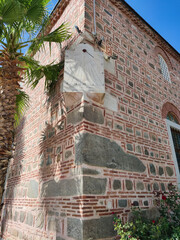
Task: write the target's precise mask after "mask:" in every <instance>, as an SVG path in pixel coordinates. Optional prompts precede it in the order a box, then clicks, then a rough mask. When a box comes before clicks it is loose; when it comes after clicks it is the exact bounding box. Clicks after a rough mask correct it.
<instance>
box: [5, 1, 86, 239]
mask: <svg viewBox="0 0 180 240" xmlns="http://www.w3.org/2000/svg"><path fill="white" fill-rule="evenodd" d="M56 15H58V11H57V10H56V11H55V13H54V18H56ZM52 21H53V19H52ZM62 22H68V23H69V25H70V31H71V32H72V33H73V37H72V39H74V38H75V39H77V32H76V31H75V28H74V26H75V25H77V26H79V28H80V29H81V30H82V31H83V28H84V27H83V26H84V1H83V0H82V1H81V0H79V1H76V0H71V1H69V3H68V5H67V7H66V8H65V10H64V12H63V13H62V15H61V17H60V19H58V21H57V22H56V23H55V25H54V26H53V29H55V28H56V27H58V26H60V25H61V24H62ZM53 29H52V30H53ZM67 44H68V45H69V44H70V41H68V43H64V44H63V45H62V47H65V45H67ZM45 46H46V52H43V53H42V52H41V53H38V54H37V55H36V58H37V59H38V60H39V61H40V62H41V63H43V64H47V63H50V62H52V61H53V60H56V61H59V59H61V55H60V53H61V52H60V48H59V46H58V45H57V44H54V45H53V47H52V50H51V56H50V55H49V50H48V47H47V46H48V45H45ZM62 74H63V73H62ZM61 80H62V76H61V77H60V81H59V83H58V84H57V87H56V91H55V93H54V95H53V96H52V97H51V98H48V97H47V95H46V94H45V93H44V80H43V79H42V80H41V82H40V83H39V85H38V86H37V88H36V89H34V90H33V91H32V90H31V89H29V88H28V89H26V91H27V93H28V94H29V95H30V104H31V105H30V107H29V109H28V110H27V112H26V114H25V116H24V117H23V119H22V122H21V125H20V126H19V127H18V129H17V134H16V151H15V155H14V161H13V162H11V163H10V166H9V175H8V180H7V187H6V194H5V198H4V207H3V216H4V217H3V221H2V223H1V234H2V238H3V239H8V240H10V239H11V240H13V239H23V240H25V239H28V240H50V239H56V240H62V239H64V237H63V236H66V235H67V233H66V232H67V217H68V216H70V217H73V216H77V215H79V214H80V211H81V209H79V202H78V201H77V198H78V197H77V195H79V192H80V191H81V188H82V187H81V181H80V180H79V179H78V176H77V173H76V171H75V170H74V168H75V164H74V140H73V136H74V134H75V133H76V132H78V131H79V130H80V129H82V124H81V123H80V124H78V125H77V126H76V127H74V126H73V125H70V124H69V125H68V124H67V122H66V115H67V112H66V108H65V106H64V103H63V96H62V94H61V93H60V91H59V90H60V82H61ZM76 182H77V184H76ZM73 196H75V197H73ZM65 239H66V237H65Z"/></svg>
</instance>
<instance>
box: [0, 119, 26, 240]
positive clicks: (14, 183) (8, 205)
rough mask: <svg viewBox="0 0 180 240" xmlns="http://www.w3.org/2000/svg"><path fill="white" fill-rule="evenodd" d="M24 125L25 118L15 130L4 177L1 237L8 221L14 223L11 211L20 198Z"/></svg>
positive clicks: (15, 216)
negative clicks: (12, 149) (10, 154)
mask: <svg viewBox="0 0 180 240" xmlns="http://www.w3.org/2000/svg"><path fill="white" fill-rule="evenodd" d="M24 125H25V118H24V117H23V118H22V119H21V123H20V125H19V126H18V127H17V129H16V134H15V139H14V143H15V151H14V153H13V158H12V159H11V160H10V162H9V166H8V171H7V175H6V183H5V191H4V194H3V208H2V218H1V237H3V235H4V234H5V233H6V231H7V224H8V221H11V220H14V221H16V218H17V213H16V212H15V211H13V205H14V204H13V203H14V201H16V200H17V196H18V197H20V198H21V197H23V196H22V191H21V190H22V189H20V188H19V187H18V183H19V182H20V180H21V175H22V174H23V171H24V169H23V161H24V156H25V149H24V147H25V144H24V134H23V128H24Z"/></svg>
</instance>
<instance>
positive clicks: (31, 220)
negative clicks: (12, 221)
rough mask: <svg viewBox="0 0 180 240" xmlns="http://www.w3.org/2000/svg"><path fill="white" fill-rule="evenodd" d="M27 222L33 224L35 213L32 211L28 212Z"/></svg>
mask: <svg viewBox="0 0 180 240" xmlns="http://www.w3.org/2000/svg"><path fill="white" fill-rule="evenodd" d="M26 224H28V225H29V226H32V225H33V215H32V214H31V213H27V217H26Z"/></svg>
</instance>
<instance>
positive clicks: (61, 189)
mask: <svg viewBox="0 0 180 240" xmlns="http://www.w3.org/2000/svg"><path fill="white" fill-rule="evenodd" d="M81 191H82V190H81V185H80V179H78V178H77V179H63V180H60V181H58V182H56V181H55V180H50V181H48V182H44V183H43V185H42V189H41V197H44V198H46V197H58V196H75V195H80V194H81Z"/></svg>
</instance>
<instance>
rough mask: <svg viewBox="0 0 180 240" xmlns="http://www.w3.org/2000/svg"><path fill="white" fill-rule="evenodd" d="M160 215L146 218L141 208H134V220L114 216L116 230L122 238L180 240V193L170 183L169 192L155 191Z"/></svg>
mask: <svg viewBox="0 0 180 240" xmlns="http://www.w3.org/2000/svg"><path fill="white" fill-rule="evenodd" d="M154 195H155V203H156V206H157V208H158V210H159V213H160V217H158V218H157V219H153V220H149V219H146V218H145V217H144V216H143V214H142V210H141V209H140V208H134V207H133V208H132V215H133V220H131V221H130V222H126V223H123V222H122V220H121V219H120V218H118V217H117V216H115V217H114V230H115V231H117V234H118V236H119V239H121V240H129V239H131V240H180V194H179V192H178V191H177V190H176V187H175V186H173V185H172V184H170V185H169V192H154Z"/></svg>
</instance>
